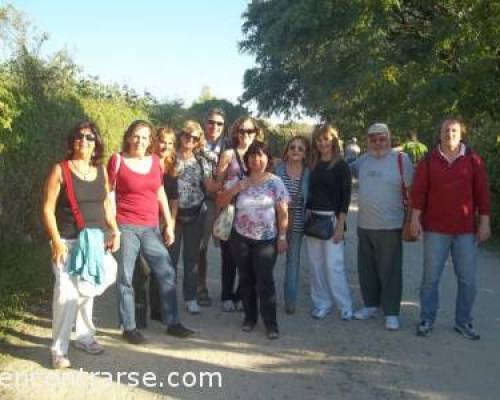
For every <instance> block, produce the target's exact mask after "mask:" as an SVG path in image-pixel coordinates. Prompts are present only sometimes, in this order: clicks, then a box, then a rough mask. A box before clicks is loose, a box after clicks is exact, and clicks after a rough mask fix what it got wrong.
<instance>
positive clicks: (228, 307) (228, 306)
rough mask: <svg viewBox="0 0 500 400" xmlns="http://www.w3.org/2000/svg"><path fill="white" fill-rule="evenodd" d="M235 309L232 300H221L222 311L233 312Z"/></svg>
mask: <svg viewBox="0 0 500 400" xmlns="http://www.w3.org/2000/svg"><path fill="white" fill-rule="evenodd" d="M234 310H235V307H234V301H232V300H224V301H223V302H222V311H224V312H233V311H234Z"/></svg>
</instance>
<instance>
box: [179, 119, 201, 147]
mask: <svg viewBox="0 0 500 400" xmlns="http://www.w3.org/2000/svg"><path fill="white" fill-rule="evenodd" d="M183 133H189V134H193V133H195V134H198V135H199V136H200V140H199V141H198V143H196V145H195V147H194V149H193V153H198V152H199V151H200V150H201V149H203V148H204V147H205V132H203V129H202V127H201V125H200V124H199V123H198V122H196V121H193V120H192V119H188V120H187V121H185V122H184V124H183V125H182V129H181V135H182V134H183Z"/></svg>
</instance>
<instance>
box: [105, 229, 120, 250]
mask: <svg viewBox="0 0 500 400" xmlns="http://www.w3.org/2000/svg"><path fill="white" fill-rule="evenodd" d="M120 236H121V234H120V231H116V232H112V233H111V235H110V236H109V238H108V240H107V241H106V246H105V248H106V250H110V251H111V252H112V253H114V252H116V251H118V249H119V248H120Z"/></svg>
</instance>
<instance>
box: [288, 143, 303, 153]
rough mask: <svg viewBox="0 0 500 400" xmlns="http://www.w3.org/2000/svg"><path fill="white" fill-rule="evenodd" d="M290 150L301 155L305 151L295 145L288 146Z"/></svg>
mask: <svg viewBox="0 0 500 400" xmlns="http://www.w3.org/2000/svg"><path fill="white" fill-rule="evenodd" d="M288 148H289V149H290V150H293V151H295V150H297V151H300V152H301V153H303V152H304V151H306V149H305V148H304V147H302V146H298V145H295V144H292V145H290V147H288Z"/></svg>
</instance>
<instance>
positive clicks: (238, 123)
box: [231, 116, 264, 148]
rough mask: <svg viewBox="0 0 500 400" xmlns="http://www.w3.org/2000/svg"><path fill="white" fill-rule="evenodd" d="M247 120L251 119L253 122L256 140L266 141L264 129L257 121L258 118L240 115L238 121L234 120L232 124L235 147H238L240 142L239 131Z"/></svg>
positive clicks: (232, 140)
mask: <svg viewBox="0 0 500 400" xmlns="http://www.w3.org/2000/svg"><path fill="white" fill-rule="evenodd" d="M246 121H251V122H252V124H253V127H254V128H255V139H254V141H258V142H264V130H263V129H262V128H261V127H260V126H259V124H258V123H257V120H256V119H255V118H252V117H249V116H243V117H239V118H238V119H237V120H236V121H234V123H233V125H232V126H231V143H232V145H233V147H234V148H236V147H238V145H239V143H240V139H239V136H238V133H239V132H238V131H239V129H240V127H241V125H243V124H244V123H245V122H246Z"/></svg>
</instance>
